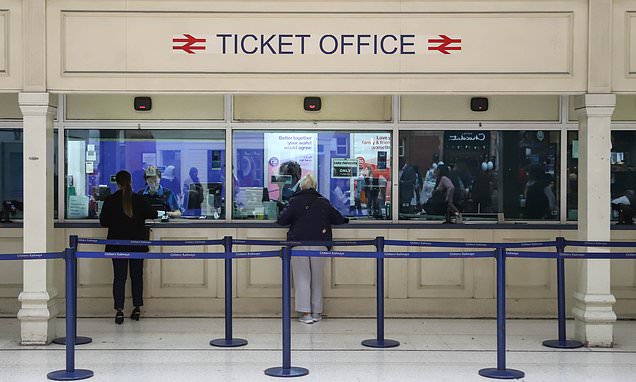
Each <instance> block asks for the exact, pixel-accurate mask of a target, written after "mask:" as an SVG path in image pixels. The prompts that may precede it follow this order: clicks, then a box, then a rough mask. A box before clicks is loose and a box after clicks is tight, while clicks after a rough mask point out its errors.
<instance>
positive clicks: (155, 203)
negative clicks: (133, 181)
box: [137, 166, 181, 218]
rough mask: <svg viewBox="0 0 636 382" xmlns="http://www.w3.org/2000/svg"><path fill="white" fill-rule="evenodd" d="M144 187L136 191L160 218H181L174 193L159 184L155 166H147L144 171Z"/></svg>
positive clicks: (159, 174) (158, 174)
mask: <svg viewBox="0 0 636 382" xmlns="http://www.w3.org/2000/svg"><path fill="white" fill-rule="evenodd" d="M144 179H145V180H146V187H144V188H143V189H141V190H139V191H137V194H139V195H142V196H143V197H144V198H145V199H146V200H147V201H148V202H149V203H150V205H151V206H152V207H153V208H154V209H155V210H156V211H157V213H158V215H159V216H160V217H164V216H165V217H166V218H168V217H171V218H178V217H179V216H181V209H180V208H179V201H178V200H177V197H176V195H175V194H174V192H172V191H171V190H169V189H168V188H164V187H162V186H161V184H160V180H161V172H159V169H158V168H157V167H155V166H148V167H147V168H146V170H145V171H144Z"/></svg>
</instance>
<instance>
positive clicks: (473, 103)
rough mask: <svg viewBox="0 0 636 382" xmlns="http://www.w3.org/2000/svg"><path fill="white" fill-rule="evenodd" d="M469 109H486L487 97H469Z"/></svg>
mask: <svg viewBox="0 0 636 382" xmlns="http://www.w3.org/2000/svg"><path fill="white" fill-rule="evenodd" d="M470 110H472V111H486V110H488V98H486V97H473V98H471V99H470Z"/></svg>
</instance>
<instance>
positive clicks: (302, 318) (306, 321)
mask: <svg viewBox="0 0 636 382" xmlns="http://www.w3.org/2000/svg"><path fill="white" fill-rule="evenodd" d="M298 321H299V322H302V323H303V324H313V323H314V318H313V317H312V316H311V314H309V313H307V314H303V315H302V316H300V317H298Z"/></svg>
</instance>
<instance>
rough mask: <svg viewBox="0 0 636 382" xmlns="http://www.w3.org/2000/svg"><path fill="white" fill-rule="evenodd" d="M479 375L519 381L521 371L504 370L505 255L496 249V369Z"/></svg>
mask: <svg viewBox="0 0 636 382" xmlns="http://www.w3.org/2000/svg"><path fill="white" fill-rule="evenodd" d="M479 375H481V376H482V377H486V378H493V379H520V378H523V377H524V376H525V373H524V372H523V371H521V370H516V369H507V368H506V255H505V249H504V248H503V247H497V367H496V368H486V369H481V370H479Z"/></svg>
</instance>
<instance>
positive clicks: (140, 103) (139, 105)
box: [134, 97, 152, 111]
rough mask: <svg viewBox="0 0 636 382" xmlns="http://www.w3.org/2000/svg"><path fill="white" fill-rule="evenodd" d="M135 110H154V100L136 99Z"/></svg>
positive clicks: (147, 98)
mask: <svg viewBox="0 0 636 382" xmlns="http://www.w3.org/2000/svg"><path fill="white" fill-rule="evenodd" d="M134 104H135V110H137V111H150V109H152V99H151V98H150V97H135V102H134Z"/></svg>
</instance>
